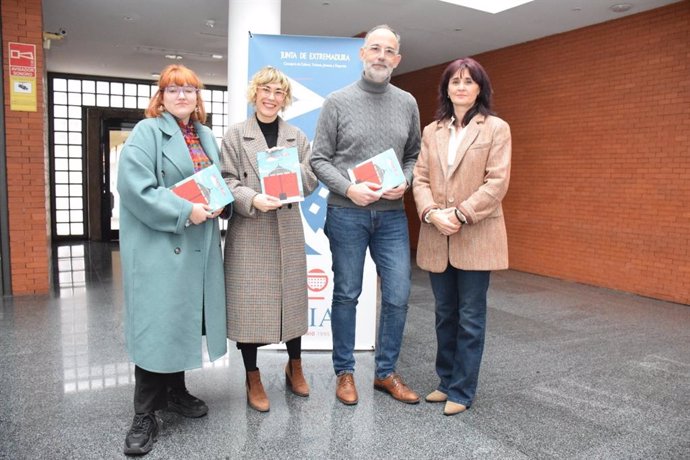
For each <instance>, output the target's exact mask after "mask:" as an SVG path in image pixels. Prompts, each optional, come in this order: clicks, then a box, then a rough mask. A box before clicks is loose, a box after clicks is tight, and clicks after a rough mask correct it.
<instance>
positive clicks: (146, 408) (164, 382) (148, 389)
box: [134, 366, 185, 414]
mask: <svg viewBox="0 0 690 460" xmlns="http://www.w3.org/2000/svg"><path fill="white" fill-rule="evenodd" d="M134 380H135V383H134V412H135V413H137V414H146V413H149V412H153V411H156V410H160V409H165V408H166V407H168V388H172V389H175V390H184V389H185V383H184V372H173V373H171V374H160V373H158V372H150V371H147V370H145V369H142V368H141V367H139V366H134Z"/></svg>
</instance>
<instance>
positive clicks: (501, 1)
mask: <svg viewBox="0 0 690 460" xmlns="http://www.w3.org/2000/svg"><path fill="white" fill-rule="evenodd" d="M440 1H442V2H445V3H452V4H453V5H458V6H464V7H465V8H472V9H473V10H479V11H483V12H485V13H491V14H496V13H500V12H502V11H505V10H509V9H511V8H515V7H516V6H520V5H524V4H525V3H530V2H532V1H533V0H492V1H490V2H487V1H486V0H440Z"/></svg>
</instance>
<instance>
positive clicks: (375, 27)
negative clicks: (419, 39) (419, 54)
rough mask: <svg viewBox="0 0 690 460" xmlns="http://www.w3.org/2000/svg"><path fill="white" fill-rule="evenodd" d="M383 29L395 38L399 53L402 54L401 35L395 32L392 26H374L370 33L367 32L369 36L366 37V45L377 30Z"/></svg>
mask: <svg viewBox="0 0 690 460" xmlns="http://www.w3.org/2000/svg"><path fill="white" fill-rule="evenodd" d="M381 29H383V30H387V31H389V32H390V33H392V34H393V35H394V36H395V41H397V42H398V52H400V34H399V33H397V32H396V31H395V30H393V28H392V27H391V26H389V25H388V24H379V25H378V26H374V27H372V28H371V29H369V32H367V34H366V35H365V36H364V43H366V42H367V40H369V36H370V35H371V34H372V33H374V32H376V31H377V30H381Z"/></svg>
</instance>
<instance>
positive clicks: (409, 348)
mask: <svg viewBox="0 0 690 460" xmlns="http://www.w3.org/2000/svg"><path fill="white" fill-rule="evenodd" d="M55 262H56V265H57V266H58V267H59V273H56V278H57V283H56V292H55V294H54V295H52V296H35V297H15V298H5V299H3V300H2V308H0V458H2V459H5V458H7V459H40V458H46V459H64V458H74V459H82V458H83V459H99V458H122V457H123V454H122V445H123V441H124V436H125V433H126V431H127V429H128V427H129V424H130V422H131V419H132V391H133V368H132V365H130V364H129V363H128V361H127V355H126V353H125V350H124V346H123V337H122V322H121V309H122V293H121V290H120V273H119V263H118V262H119V253H118V251H117V247H116V246H114V245H108V244H98V243H91V244H75V245H72V246H63V247H60V248H57V250H56V253H55ZM492 276H493V278H492V285H491V286H492V287H491V289H490V299H489V306H490V309H489V326H488V336H487V344H486V351H485V355H484V361H483V366H482V371H481V376H480V385H479V392H478V398H477V400H476V402H475V405H474V406H473V407H472V409H471V410H469V411H468V412H466V413H464V414H460V415H457V416H455V417H444V416H443V415H441V411H442V405H432V404H427V403H424V402H422V403H420V404H419V405H416V406H408V405H404V404H401V403H398V402H396V401H394V400H392V399H391V398H390V397H388V396H386V395H384V394H382V393H379V392H374V391H373V388H372V382H373V353H371V352H366V353H358V355H357V374H356V379H357V383H358V388H359V393H360V402H359V404H358V405H356V406H353V407H346V406H344V405H342V404H340V403H339V402H338V401H337V400H336V399H335V397H334V382H335V379H334V376H333V373H332V370H331V362H330V356H329V354H328V353H316V352H309V353H304V356H303V361H304V365H305V370H306V373H307V376H308V379H309V381H310V383H311V388H312V394H311V396H310V397H309V398H307V399H304V398H299V397H297V396H294V395H292V394H291V393H289V392H286V391H285V385H284V377H283V374H282V368H283V365H284V363H285V360H286V357H285V354H284V352H278V351H262V352H260V354H259V366H260V367H261V371H262V375H263V376H264V384H265V386H266V389H267V392H268V394H269V397H270V400H271V411H270V412H269V413H266V414H260V413H257V412H255V411H253V410H252V409H248V408H247V406H246V399H245V393H244V375H243V371H242V364H241V360H240V356H239V353H238V352H237V350H236V349H235V347H234V346H231V347H230V353H229V355H227V356H226V357H225V358H223V359H221V360H219V361H216V362H214V363H206V365H205V366H204V368H203V369H200V370H196V371H192V372H189V373H188V380H187V381H188V386H189V388H190V390H191V391H192V392H193V393H194V394H195V395H197V396H199V397H201V398H202V399H204V400H205V401H206V402H207V403H208V405H209V407H210V412H209V414H208V416H206V417H203V418H201V419H197V420H192V419H184V418H182V417H180V416H178V415H177V414H174V413H168V412H165V411H163V412H161V413H160V417H161V418H162V420H163V425H162V431H161V436H160V438H159V441H158V443H157V444H156V445H155V447H154V449H153V451H152V452H151V453H150V454H149V455H147V456H146V458H147V459H195V458H204V459H236V458H251V459H260V458H276V459H277V458H280V459H289V458H295V459H297V458H314V459H316V458H319V459H322V458H358V459H359V458H372V459H373V458H414V459H422V458H429V459H438V458H487V459H488V458H490V459H497V458H506V459H520V458H525V459H527V458H582V459H585V458H587V459H590V458H605V459H611V458H639V459H643V458H644V459H647V458H654V459H687V458H690V434H689V433H690V431H689V427H690V306H686V305H678V304H672V303H667V302H660V301H656V300H650V299H646V298H641V297H637V296H634V295H630V294H626V293H620V292H614V291H610V290H606V289H600V288H594V287H588V286H583V285H579V284H574V283H569V282H563V281H558V280H554V279H549V278H543V277H539V276H534V275H529V274H525V273H519V272H514V271H507V272H500V273H494V274H493V275H492ZM413 282H414V287H413V291H412V298H411V301H410V311H409V316H408V325H407V329H406V334H405V342H404V345H403V350H402V356H401V359H400V362H399V367H398V369H399V371H400V372H401V373H402V375H403V376H404V377H405V378H406V380H407V382H408V383H409V384H410V385H411V386H412V387H413V388H415V389H416V390H418V391H419V392H420V393H422V394H425V393H426V392H428V391H430V390H432V389H434V388H435V385H436V383H437V381H436V377H435V374H434V350H435V337H434V326H433V322H434V319H433V301H432V299H433V296H432V295H431V292H430V288H429V283H428V278H427V276H426V274H425V273H423V272H421V271H415V272H414V274H413Z"/></svg>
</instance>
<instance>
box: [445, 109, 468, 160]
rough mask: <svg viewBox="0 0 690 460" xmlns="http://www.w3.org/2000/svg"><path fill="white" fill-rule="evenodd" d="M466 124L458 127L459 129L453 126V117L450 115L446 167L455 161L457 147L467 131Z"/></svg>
mask: <svg viewBox="0 0 690 460" xmlns="http://www.w3.org/2000/svg"><path fill="white" fill-rule="evenodd" d="M466 128H467V126H465V127H464V128H460V130H458V129H456V127H455V117H451V119H450V124H449V125H448V129H450V139H449V140H448V167H449V168H450V167H451V166H453V163H455V156H456V154H457V152H458V147H459V146H460V143H461V142H462V139H463V138H464V137H465V133H466V132H467V129H466Z"/></svg>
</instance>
